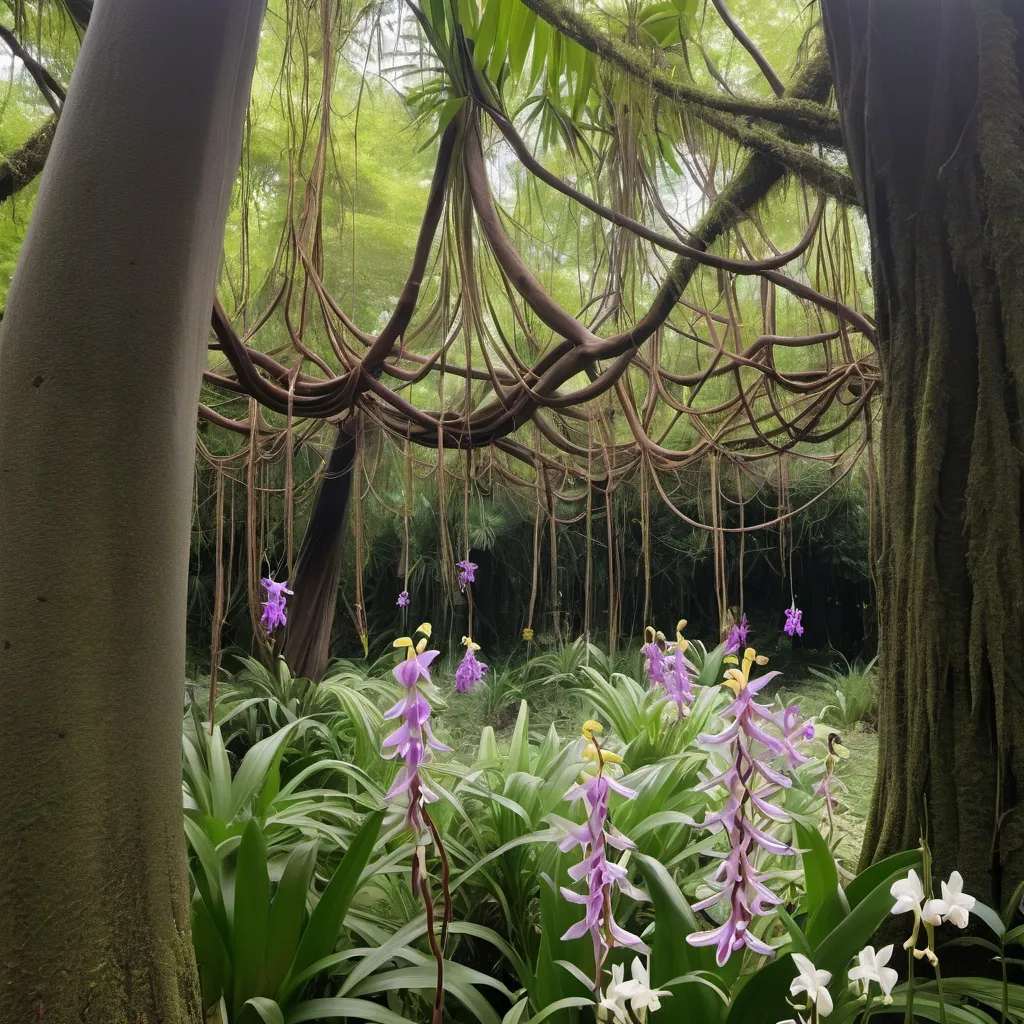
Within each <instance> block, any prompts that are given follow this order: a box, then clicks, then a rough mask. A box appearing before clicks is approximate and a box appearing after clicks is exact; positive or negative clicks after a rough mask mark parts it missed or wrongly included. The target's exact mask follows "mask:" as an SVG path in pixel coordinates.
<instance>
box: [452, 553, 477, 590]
mask: <svg viewBox="0 0 1024 1024" xmlns="http://www.w3.org/2000/svg"><path fill="white" fill-rule="evenodd" d="M455 565H456V566H457V567H458V569H459V589H460V590H461V591H462V592H463V593H465V592H466V584H468V583H476V571H477V569H478V568H480V567H479V566H478V565H477V564H476V563H475V562H471V561H470V560H469V559H468V558H464V559H463V560H462V561H461V562H456V563H455Z"/></svg>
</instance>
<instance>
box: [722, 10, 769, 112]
mask: <svg viewBox="0 0 1024 1024" xmlns="http://www.w3.org/2000/svg"><path fill="white" fill-rule="evenodd" d="M711 2H712V3H713V4H714V5H715V10H716V11H718V16H719V17H720V18H721V19H722V21H724V22H725V24H726V26H727V27H728V29H729V31H730V32H731V33H732V34H733V35H734V36H735V37H736V41H737V42H738V43H739V44H740V46H742V47H743V49H744V50H746V51H747V53H749V54H750V56H751V57H753V59H754V63H755V64H756V65H757V66H758V67H759V68H760V69H761V74H762V75H764V77H765V78H766V79H767V80H768V84H769V85H770V86H771V87H772V92H773V93H775V95H776V96H782V95H783V94H784V93H785V91H786V87H785V86H784V85H783V84H782V80H781V79H780V78H779V76H778V75H777V74H776V73H775V69H774V68H773V67H772V66H771V64H769V63H768V58H767V57H766V56H765V55H764V54H763V53H762V52H761V51H760V50H759V49H758V48H757V44H756V43H755V42H754V40H753V39H751V38H750V36H748V35H747V33H746V32H744V31H743V26H742V25H741V24H740V23H739V22H738V21H737V20H736V18H735V17H734V16H733V13H732V11H730V10H729V8H728V6H727V5H726V2H725V0H711Z"/></svg>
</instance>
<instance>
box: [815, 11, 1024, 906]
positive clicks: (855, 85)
mask: <svg viewBox="0 0 1024 1024" xmlns="http://www.w3.org/2000/svg"><path fill="white" fill-rule="evenodd" d="M823 10H824V14H825V25H826V34H827V37H828V42H829V48H830V54H831V58H832V65H833V72H834V75H835V80H836V91H837V97H838V102H839V107H840V115H841V120H842V123H843V131H844V138H845V143H846V148H847V152H848V155H849V158H850V164H851V168H852V170H853V173H854V177H855V179H856V180H857V183H858V186H859V190H860V192H861V195H862V198H863V203H864V208H865V211H866V213H867V218H868V224H869V227H870V231H871V243H872V260H873V275H874V288H875V296H876V317H877V321H878V328H879V331H878V334H879V348H880V353H879V354H880V360H881V366H882V373H883V382H884V400H883V409H882V423H881V430H880V436H879V450H880V456H881V500H880V503H879V505H878V508H877V509H876V516H877V520H876V529H875V531H874V533H875V541H876V544H875V550H874V552H873V561H874V571H875V576H876V583H877V592H878V611H879V628H880V654H881V671H882V679H881V692H880V708H879V712H880V713H879V721H880V763H879V769H878V778H877V783H876V791H875V795H874V801H873V806H872V811H871V815H870V818H869V821H868V827H867V834H866V838H865V846H864V851H863V859H864V861H865V862H869V861H871V860H873V859H877V858H879V857H881V856H884V855H885V854H888V853H892V852H894V851H896V850H898V849H904V848H907V847H913V846H916V845H917V842H918V839H919V836H920V835H921V833H922V831H923V829H924V820H925V818H924V816H925V814H927V821H928V831H929V840H930V842H931V845H932V849H933V850H934V853H935V864H936V869H937V870H938V871H939V872H940V873H942V874H944V875H945V874H948V873H949V872H950V871H951V870H952V869H953V868H959V870H960V871H961V872H962V873H963V875H964V877H965V879H966V880H967V886H968V889H969V891H971V892H973V893H975V894H977V895H978V896H979V897H980V898H982V899H984V900H986V901H992V900H996V901H998V900H1000V899H1002V898H1004V897H1005V896H1007V895H1008V890H1009V889H1012V887H1013V886H1014V885H1015V884H1016V883H1017V882H1018V881H1019V880H1020V879H1021V878H1022V877H1024V814H1022V811H1024V808H1022V804H1021V800H1022V797H1024V700H1022V691H1021V684H1020V682H1019V671H1020V664H1021V658H1022V655H1024V554H1022V552H1024V545H1022V523H1021V504H1020V502H1021V486H1022V478H1021V469H1022V450H1021V445H1022V437H1021V432H1022V423H1021V410H1022V409H1024V390H1022V389H1024V364H1022V360H1024V333H1022V332H1024V318H1022V316H1021V313H1022V304H1024V277H1022V273H1024V260H1022V258H1021V257H1022V253H1021V248H1022V245H1024V179H1022V177H1021V173H1020V168H1021V166H1024V135H1022V127H1024V105H1022V100H1021V92H1022V85H1021V76H1020V55H1021V38H1020V30H1021V28H1022V27H1024V13H1022V12H1021V10H1020V9H1019V6H1018V7H1017V8H1015V12H1014V13H1013V14H1012V15H1011V14H1008V13H1004V12H1003V11H1002V10H1001V5H1000V4H999V3H996V2H988V0H978V2H974V3H966V2H964V0H942V2H937V0H929V2H927V3H924V2H919V3H899V4H893V3H890V2H883V0H874V2H871V3H862V2H859V0H825V2H824V3H823Z"/></svg>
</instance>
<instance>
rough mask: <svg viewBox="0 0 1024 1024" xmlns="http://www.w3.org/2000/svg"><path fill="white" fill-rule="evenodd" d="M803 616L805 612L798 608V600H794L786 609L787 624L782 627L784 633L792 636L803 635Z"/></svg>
mask: <svg viewBox="0 0 1024 1024" xmlns="http://www.w3.org/2000/svg"><path fill="white" fill-rule="evenodd" d="M803 617H804V613H803V612H802V611H801V610H800V609H799V608H797V606H796V601H794V602H793V603H792V604H791V605H790V606H789V607H788V608H787V609H786V624H785V625H784V626H783V627H782V631H783V633H788V634H789V635H790V636H803V635H804V625H803Z"/></svg>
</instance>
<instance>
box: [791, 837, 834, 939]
mask: <svg viewBox="0 0 1024 1024" xmlns="http://www.w3.org/2000/svg"><path fill="white" fill-rule="evenodd" d="M795 829H796V835H797V842H799V844H800V849H801V851H802V853H801V859H802V860H803V867H804V898H803V900H802V903H801V906H802V908H803V910H804V912H805V913H806V915H807V925H806V929H805V930H806V934H807V941H808V942H809V943H810V944H811V946H812V947H815V946H817V945H818V943H819V942H821V940H822V939H823V938H824V937H825V936H826V935H828V933H829V932H830V931H832V929H833V928H835V926H836V925H837V924H839V922H840V921H842V919H843V917H844V916H845V908H844V907H843V901H842V898H841V897H840V895H839V871H838V869H837V868H836V862H835V858H834V857H833V856H832V851H831V850H830V849H829V848H828V843H826V842H825V840H824V839H823V838H822V836H821V833H819V832H818V831H817V830H816V829H810V828H806V827H805V826H804V825H800V824H796V825H795Z"/></svg>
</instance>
